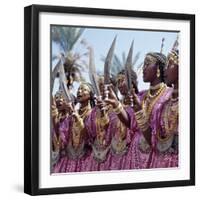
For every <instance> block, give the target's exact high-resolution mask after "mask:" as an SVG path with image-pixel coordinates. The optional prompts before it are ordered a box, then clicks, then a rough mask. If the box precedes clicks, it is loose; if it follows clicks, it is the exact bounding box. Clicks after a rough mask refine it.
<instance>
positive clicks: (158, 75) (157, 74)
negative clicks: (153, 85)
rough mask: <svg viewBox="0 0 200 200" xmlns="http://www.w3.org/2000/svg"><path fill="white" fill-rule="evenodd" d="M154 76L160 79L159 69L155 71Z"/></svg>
mask: <svg viewBox="0 0 200 200" xmlns="http://www.w3.org/2000/svg"><path fill="white" fill-rule="evenodd" d="M156 76H157V77H158V78H159V77H160V70H159V69H157V73H156Z"/></svg>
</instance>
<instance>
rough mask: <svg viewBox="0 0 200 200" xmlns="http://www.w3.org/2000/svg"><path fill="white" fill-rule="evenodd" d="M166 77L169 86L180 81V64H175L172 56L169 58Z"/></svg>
mask: <svg viewBox="0 0 200 200" xmlns="http://www.w3.org/2000/svg"><path fill="white" fill-rule="evenodd" d="M164 77H165V82H166V84H167V85H171V84H174V83H176V82H177V81H178V63H177V62H174V59H173V57H171V56H170V55H169V56H168V61H167V66H166V69H165V73H164Z"/></svg>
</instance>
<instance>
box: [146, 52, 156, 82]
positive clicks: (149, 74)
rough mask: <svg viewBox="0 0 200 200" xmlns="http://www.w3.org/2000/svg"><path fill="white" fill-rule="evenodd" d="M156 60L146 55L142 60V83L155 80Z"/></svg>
mask: <svg viewBox="0 0 200 200" xmlns="http://www.w3.org/2000/svg"><path fill="white" fill-rule="evenodd" d="M156 62H157V59H156V58H154V57H153V56H150V55H147V56H146V58H145V60H144V65H143V81H144V82H152V81H153V80H155V79H156V78H157V76H156V73H157V68H158V66H157V64H156Z"/></svg>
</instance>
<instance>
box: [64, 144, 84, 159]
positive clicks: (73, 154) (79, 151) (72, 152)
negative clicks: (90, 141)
mask: <svg viewBox="0 0 200 200" xmlns="http://www.w3.org/2000/svg"><path fill="white" fill-rule="evenodd" d="M84 147H85V142H84V141H83V142H82V143H81V144H80V145H79V147H78V148H76V149H75V148H74V147H73V145H72V142H69V143H68V145H67V147H66V154H67V157H68V158H70V159H72V160H77V159H80V158H81V157H82V156H83V155H84V154H85V148H84Z"/></svg>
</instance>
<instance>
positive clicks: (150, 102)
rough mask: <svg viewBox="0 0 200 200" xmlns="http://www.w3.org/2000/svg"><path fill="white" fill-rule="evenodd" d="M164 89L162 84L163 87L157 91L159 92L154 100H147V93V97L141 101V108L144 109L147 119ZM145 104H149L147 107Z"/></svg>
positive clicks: (164, 86)
mask: <svg viewBox="0 0 200 200" xmlns="http://www.w3.org/2000/svg"><path fill="white" fill-rule="evenodd" d="M165 89H166V85H164V84H163V86H162V87H161V88H160V89H159V92H157V93H156V94H157V96H154V99H152V98H151V99H149V98H148V97H149V96H148V93H147V95H146V96H145V98H144V99H143V101H142V108H143V109H144V111H145V114H146V116H147V118H148V119H149V117H150V115H151V112H152V110H153V107H154V105H155V103H156V102H157V100H158V99H159V98H160V96H161V95H162V94H163V93H164V91H165ZM147 102H148V103H149V104H148V105H147Z"/></svg>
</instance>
